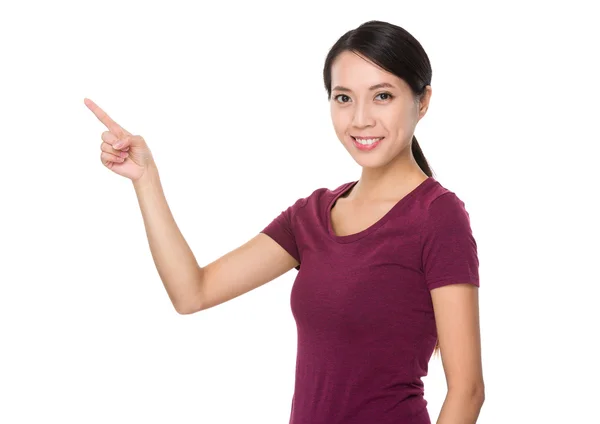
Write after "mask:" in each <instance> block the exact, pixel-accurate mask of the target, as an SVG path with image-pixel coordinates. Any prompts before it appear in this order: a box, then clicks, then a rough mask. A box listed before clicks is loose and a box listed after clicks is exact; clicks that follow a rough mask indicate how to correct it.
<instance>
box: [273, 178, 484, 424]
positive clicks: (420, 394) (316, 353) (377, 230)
mask: <svg viewBox="0 0 600 424" xmlns="http://www.w3.org/2000/svg"><path fill="white" fill-rule="evenodd" d="M355 184H356V181H354V182H349V183H346V184H343V185H341V186H340V187H338V188H337V189H335V190H333V191H332V190H329V189H326V188H320V189H318V190H315V191H314V192H313V193H312V194H311V195H310V196H308V197H305V198H302V199H299V200H298V201H296V202H295V203H294V204H293V205H292V206H290V207H289V208H287V209H286V210H285V211H283V212H282V213H281V214H280V215H279V216H278V217H277V218H275V219H274V220H273V221H272V222H271V223H270V224H269V225H268V226H267V227H266V228H265V229H264V230H263V231H262V232H263V233H265V234H267V235H268V236H270V237H271V238H273V239H274V240H275V241H276V242H277V243H279V244H280V245H281V246H282V247H283V248H284V249H285V250H286V251H287V252H289V253H290V255H292V256H293V257H294V258H295V259H296V260H297V261H298V262H299V263H300V265H299V266H298V267H296V269H297V270H298V274H297V276H296V280H295V282H294V284H293V286H292V290H291V310H292V314H293V316H294V319H295V321H296V325H297V330H298V339H297V340H298V351H297V358H296V381H295V390H294V395H293V398H292V409H291V417H290V423H291V424H388V423H389V424H392V423H393V424H404V423H406V424H409V423H410V424H430V423H431V420H430V417H429V413H428V411H427V408H426V406H427V401H426V400H425V398H424V387H423V382H422V380H421V377H422V376H425V375H427V370H428V362H429V359H430V358H431V355H432V353H433V349H434V347H435V344H436V340H437V331H436V325H435V317H434V312H433V304H432V301H431V294H430V292H429V291H430V290H432V289H435V288H437V287H441V286H444V285H447V284H457V283H468V284H474V285H476V286H477V287H479V272H478V268H479V261H478V258H477V245H476V242H475V239H474V237H473V235H472V232H471V226H470V220H469V214H468V213H467V211H466V209H465V207H464V203H463V202H462V201H461V200H460V199H459V198H458V197H457V196H456V194H455V193H453V192H452V191H449V190H448V189H446V188H444V187H443V186H442V185H441V184H440V183H439V182H438V181H437V180H436V179H434V178H433V177H429V178H428V179H427V180H425V181H423V182H422V183H421V184H420V185H419V186H417V187H416V188H415V189H414V190H413V191H411V192H410V193H409V194H408V195H406V196H405V197H403V198H402V199H401V200H400V201H399V202H397V203H396V204H395V205H394V207H393V208H392V209H391V210H390V211H389V212H388V213H387V214H386V215H385V216H384V217H383V218H381V219H380V220H379V221H377V222H376V223H375V224H373V225H372V226H370V227H369V228H367V229H365V230H363V231H360V232H358V233H356V234H351V235H346V236H337V235H335V233H334V232H333V230H332V225H331V220H330V216H331V215H330V211H331V209H332V207H333V205H334V202H335V201H336V200H337V199H338V198H339V197H340V196H342V195H343V194H344V193H346V192H347V191H348V190H349V189H350V188H352V187H353V186H354V185H355Z"/></svg>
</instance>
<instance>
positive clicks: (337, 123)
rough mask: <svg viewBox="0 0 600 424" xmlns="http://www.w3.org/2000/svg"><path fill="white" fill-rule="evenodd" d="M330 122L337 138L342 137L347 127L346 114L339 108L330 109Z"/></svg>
mask: <svg viewBox="0 0 600 424" xmlns="http://www.w3.org/2000/svg"><path fill="white" fill-rule="evenodd" d="M331 122H332V123H333V128H334V129H335V132H336V134H338V136H343V135H344V134H345V133H346V131H347V129H348V125H349V122H350V121H349V119H348V113H347V111H345V110H341V109H339V108H333V107H332V108H331Z"/></svg>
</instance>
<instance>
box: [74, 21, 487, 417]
mask: <svg viewBox="0 0 600 424" xmlns="http://www.w3.org/2000/svg"><path fill="white" fill-rule="evenodd" d="M431 75H432V71H431V66H430V62H429V59H428V57H427V55H426V53H425V51H424V50H423V48H422V47H421V45H420V44H419V42H418V41H417V40H415V39H414V38H413V37H412V36H411V35H410V34H409V33H408V32H406V31H405V30H404V29H402V28H400V27H398V26H395V25H392V24H389V23H386V22H380V21H370V22H367V23H365V24H363V25H361V26H359V27H358V28H356V29H354V30H351V31H349V32H347V33H346V34H344V35H343V36H342V37H341V38H340V39H339V40H338V41H337V42H336V43H335V45H334V46H333V47H332V48H331V50H330V52H329V54H328V56H327V58H326V60H325V66H324V72H323V77H324V82H325V88H326V90H327V94H328V98H329V101H330V104H331V116H332V121H333V125H334V128H335V132H336V134H337V136H338V138H339V140H340V141H341V142H342V144H343V145H344V147H345V148H346V149H347V151H348V152H349V153H350V155H351V156H352V158H353V159H354V160H355V161H356V162H357V163H358V164H360V165H361V166H362V174H361V176H360V179H359V180H358V181H352V182H348V183H345V184H343V185H341V186H340V187H338V188H336V189H334V190H329V189H326V188H319V189H317V190H315V191H314V192H313V193H311V194H310V195H309V196H307V197H304V198H301V199H299V200H298V201H297V202H295V203H294V204H293V205H291V206H290V207H289V208H288V209H286V210H285V211H283V212H282V213H281V214H280V215H279V216H278V217H276V218H275V219H274V220H273V221H272V222H271V223H270V224H269V225H268V226H267V227H266V228H264V229H263V231H262V232H260V233H259V234H257V235H256V236H255V237H254V238H253V239H251V240H250V241H248V242H247V243H246V244H244V245H242V246H240V247H238V248H237V249H235V250H233V251H231V252H229V253H228V254H226V255H224V256H223V257H221V258H219V259H218V260H216V261H214V262H212V263H210V264H209V265H207V266H205V267H200V266H199V265H198V262H197V261H196V259H195V257H194V255H193V253H192V252H191V250H190V248H189V247H188V245H187V244H186V242H185V240H184V238H183V236H182V234H181V233H180V231H179V230H178V228H177V226H176V223H175V222H174V219H173V216H172V215H171V213H170V211H169V208H168V205H167V202H166V200H165V197H164V194H163V192H162V188H161V184H160V178H159V174H158V170H157V168H156V165H155V162H154V160H153V157H152V154H151V152H150V149H149V148H148V146H147V144H146V143H145V141H144V139H143V138H142V137H141V136H136V135H132V134H130V133H129V132H127V131H126V130H124V129H123V128H122V127H120V126H119V125H117V124H116V123H115V122H114V121H113V120H111V119H110V118H109V117H108V116H107V115H106V113H104V112H103V111H102V110H101V109H100V108H99V107H98V106H96V105H95V104H94V103H93V102H91V101H90V100H88V99H85V103H86V105H87V106H88V107H89V108H90V109H91V110H92V111H93V112H94V114H95V115H96V116H97V117H98V118H99V119H100V121H101V122H103V123H104V124H105V125H106V126H107V128H108V130H109V131H106V132H104V133H103V134H102V141H103V142H102V144H101V150H102V153H101V160H102V163H103V164H104V165H105V166H106V167H108V168H109V169H111V170H112V171H114V172H115V173H117V174H119V175H122V176H124V177H127V178H129V179H131V180H132V181H133V184H134V187H135V191H136V194H137V197H138V201H139V204H140V207H141V211H142V215H143V219H144V224H145V228H146V232H147V235H148V240H149V243H150V248H151V251H152V256H153V259H154V262H155V264H156V267H157V269H158V272H159V275H160V277H161V279H162V281H163V283H164V285H165V288H166V290H167V293H168V295H169V297H170V299H171V301H172V303H173V305H174V307H175V308H176V310H177V311H178V312H179V313H182V314H190V313H194V312H197V311H201V310H205V309H208V308H211V307H213V306H216V305H219V304H221V303H223V302H226V301H228V300H230V299H232V298H235V297H237V296H239V295H241V294H243V293H246V292H248V291H250V290H253V289H255V288H257V287H259V286H261V285H263V284H265V283H267V282H269V281H271V280H273V279H275V278H277V277H279V276H280V275H282V274H284V273H285V272H287V271H289V270H291V269H292V268H296V270H298V271H299V272H298V274H297V278H296V280H295V282H294V285H293V287H292V294H291V307H292V312H293V315H294V318H295V320H296V324H297V327H298V355H297V365H296V383H295V392H294V396H293V399H292V411H291V419H290V422H291V423H294V424H321V423H323V424H325V423H326V424H332V423H344V424H350V423H369V424H372V423H378V424H385V423H395V424H399V423H411V424H421V423H423V424H425V423H431V420H430V417H429V414H428V411H427V408H426V405H427V401H426V400H425V399H424V388H423V383H422V380H421V377H422V376H425V375H426V374H427V367H428V362H429V359H430V358H431V355H432V353H433V352H434V348H435V347H437V348H439V349H440V350H441V352H442V355H443V365H444V372H445V374H446V379H447V382H448V388H449V390H448V395H447V397H446V400H445V402H444V404H443V407H442V411H441V414H440V416H439V418H438V421H437V423H438V424H443V423H458V422H461V423H475V422H476V420H477V417H478V415H479V411H480V408H481V405H482V404H483V400H484V384H483V376H482V369H481V358H480V356H481V355H480V337H479V322H478V320H479V318H478V316H479V311H478V287H479V274H478V266H479V262H478V258H477V246H476V243H475V239H474V238H473V235H472V232H471V227H470V222H469V215H468V213H467V212H466V210H465V208H464V203H463V202H462V201H461V200H460V199H459V198H458V197H457V196H456V194H455V193H453V192H452V191H450V190H448V189H446V188H444V187H443V186H442V185H441V184H440V183H439V182H438V181H437V180H435V179H434V178H433V176H432V172H431V170H430V168H429V166H428V164H427V161H426V160H425V157H424V156H423V153H422V152H421V149H420V147H419V144H418V143H417V140H416V139H415V137H414V135H413V134H414V130H415V127H416V125H417V123H418V122H419V120H420V119H421V118H422V117H423V116H424V115H425V113H426V112H427V109H428V107H429V101H430V98H431V93H432V90H431ZM438 341H439V342H438Z"/></svg>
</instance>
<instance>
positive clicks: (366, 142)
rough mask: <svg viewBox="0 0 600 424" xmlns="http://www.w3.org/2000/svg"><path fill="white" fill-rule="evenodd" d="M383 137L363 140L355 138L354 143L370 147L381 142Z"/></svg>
mask: <svg viewBox="0 0 600 424" xmlns="http://www.w3.org/2000/svg"><path fill="white" fill-rule="evenodd" d="M382 138H383V137H379V138H363V139H358V138H355V140H356V141H358V142H359V143H360V144H364V145H367V146H368V145H370V144H373V143H375V142H376V141H379V140H381V139H382Z"/></svg>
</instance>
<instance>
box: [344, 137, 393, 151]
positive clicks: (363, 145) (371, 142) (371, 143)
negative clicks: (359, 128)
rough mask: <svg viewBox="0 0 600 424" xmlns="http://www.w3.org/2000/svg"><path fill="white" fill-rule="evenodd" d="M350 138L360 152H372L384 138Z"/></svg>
mask: <svg viewBox="0 0 600 424" xmlns="http://www.w3.org/2000/svg"><path fill="white" fill-rule="evenodd" d="M350 137H352V140H353V141H354V145H355V146H356V147H357V148H358V149H360V150H373V149H374V148H375V147H377V146H378V145H379V144H380V143H381V140H383V139H384V138H385V137H353V136H350Z"/></svg>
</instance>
